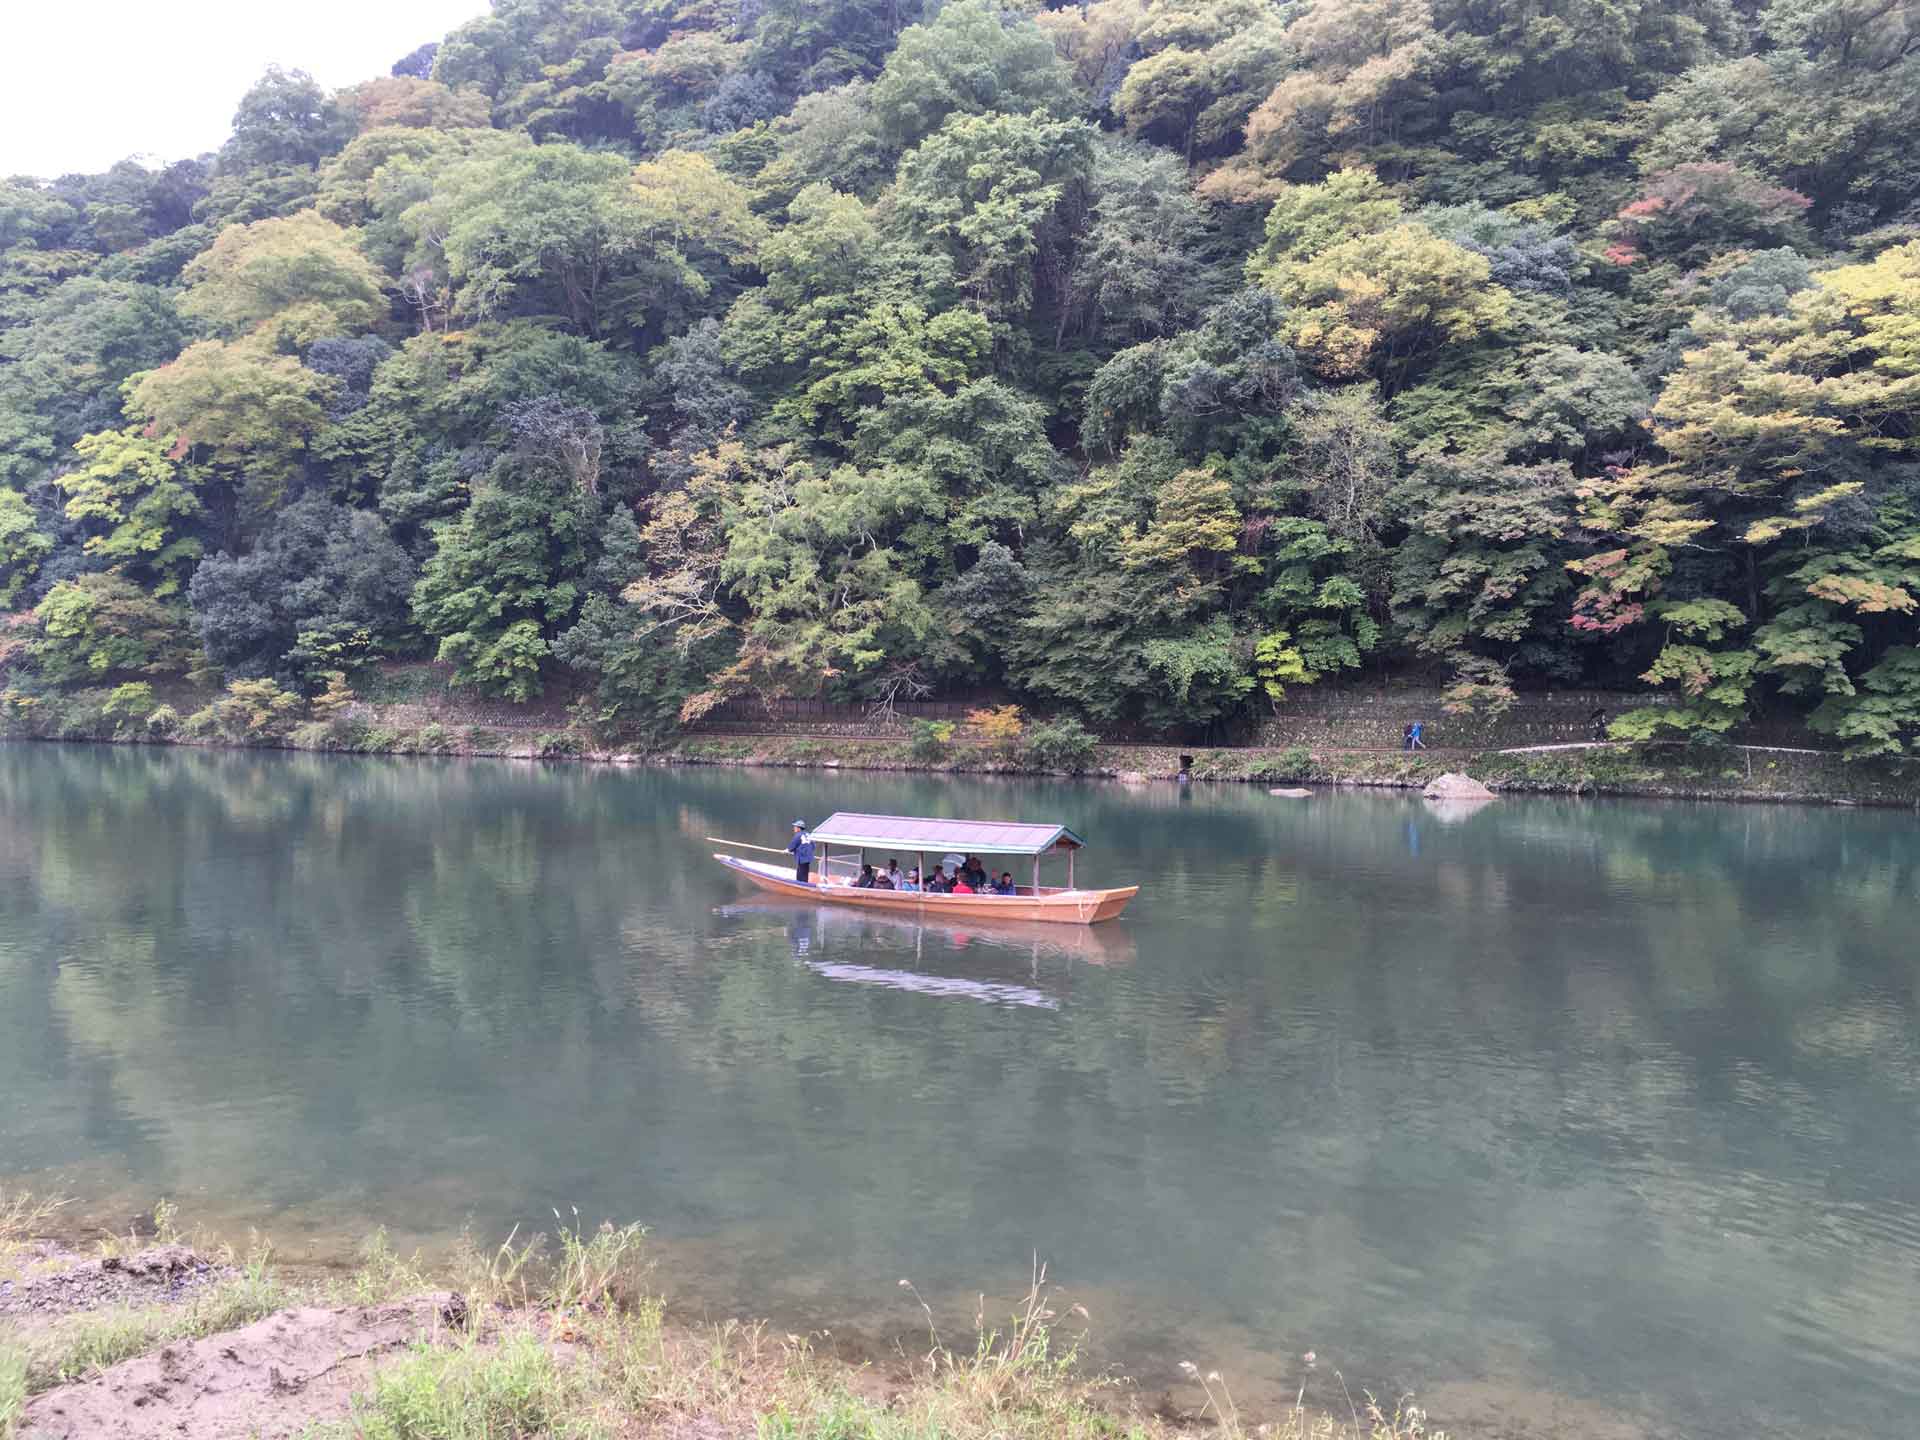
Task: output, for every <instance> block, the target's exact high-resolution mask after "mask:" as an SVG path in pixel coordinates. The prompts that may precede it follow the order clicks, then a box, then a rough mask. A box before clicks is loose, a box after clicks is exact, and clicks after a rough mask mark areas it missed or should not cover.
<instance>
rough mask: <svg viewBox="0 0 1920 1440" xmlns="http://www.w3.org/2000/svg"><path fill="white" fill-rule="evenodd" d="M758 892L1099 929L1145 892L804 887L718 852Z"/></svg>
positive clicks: (789, 876) (903, 911)
mask: <svg viewBox="0 0 1920 1440" xmlns="http://www.w3.org/2000/svg"><path fill="white" fill-rule="evenodd" d="M713 858H714V859H716V860H718V861H719V862H720V863H721V864H722V865H724V866H726V867H727V868H728V869H729V870H731V871H733V872H734V873H735V874H737V875H739V876H740V877H741V878H742V879H744V880H746V881H747V883H748V884H750V885H753V886H754V887H755V888H757V889H760V890H765V891H767V892H769V893H770V894H774V895H785V896H787V897H789V898H790V899H794V900H806V901H810V902H812V903H814V904H828V905H846V906H849V907H851V908H854V909H858V910H878V911H884V912H886V913H887V914H891V915H914V916H923V917H926V918H928V919H933V918H935V917H938V918H939V919H942V920H947V919H954V920H959V919H965V920H970V921H993V920H1024V921H1034V922H1038V923H1041V924H1050V925H1097V924H1099V923H1100V922H1101V921H1102V920H1111V919H1113V917H1114V916H1116V915H1118V914H1119V913H1120V912H1121V911H1122V910H1124V909H1126V908H1127V902H1128V901H1129V900H1131V899H1133V897H1134V896H1135V895H1138V894H1139V893H1140V887H1139V886H1138V885H1127V886H1124V887H1122V888H1120V889H1117V890H1045V891H1042V892H1041V893H1040V894H1038V895H1035V894H1033V893H1031V892H1028V893H1025V894H1020V895H929V894H926V893H925V892H924V891H919V890H906V891H902V890H859V889H855V888H854V887H853V886H851V885H848V884H846V883H845V882H843V881H833V882H831V883H829V882H827V881H824V880H822V881H816V882H814V883H812V884H808V885H802V884H801V883H800V882H799V881H798V880H795V879H794V878H793V872H792V871H791V870H789V869H786V868H784V867H781V866H774V865H765V864H762V863H761V862H760V861H758V860H742V859H740V858H738V857H737V856H733V855H721V854H718V853H716V854H715V855H714V857H713Z"/></svg>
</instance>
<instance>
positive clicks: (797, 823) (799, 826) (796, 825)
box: [793, 820, 807, 830]
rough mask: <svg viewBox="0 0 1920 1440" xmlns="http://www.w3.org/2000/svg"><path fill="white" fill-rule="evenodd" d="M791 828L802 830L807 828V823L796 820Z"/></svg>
mask: <svg viewBox="0 0 1920 1440" xmlns="http://www.w3.org/2000/svg"><path fill="white" fill-rule="evenodd" d="M793 828H794V829H796V830H804V829H806V828H807V822H806V821H804V820H796V821H794V822H793Z"/></svg>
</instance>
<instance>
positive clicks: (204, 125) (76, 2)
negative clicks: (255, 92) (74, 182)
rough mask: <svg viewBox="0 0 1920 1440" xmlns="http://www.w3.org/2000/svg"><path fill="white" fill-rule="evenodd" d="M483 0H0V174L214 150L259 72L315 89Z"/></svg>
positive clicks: (363, 72) (370, 71) (448, 25)
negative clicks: (288, 73) (279, 71)
mask: <svg viewBox="0 0 1920 1440" xmlns="http://www.w3.org/2000/svg"><path fill="white" fill-rule="evenodd" d="M486 9H487V5H486V0H299V3H295V0H0V176H6V175H39V176H43V177H51V176H54V175H59V174H64V173H66V172H68V171H75V170H78V171H97V170H104V169H106V168H107V166H109V165H111V164H113V163H114V161H116V160H122V159H125V158H126V157H127V156H128V155H140V156H143V157H152V158H155V159H159V160H162V161H168V160H178V159H181V158H183V157H185V156H189V155H198V154H200V153H201V152H202V151H205V150H213V149H216V148H218V146H219V145H220V143H221V142H222V141H224V140H225V139H226V138H227V130H228V125H229V123H230V122H231V121H232V119H233V111H234V106H235V105H237V104H238V103H239V100H240V97H241V95H243V94H245V93H246V89H247V87H248V86H249V85H251V84H253V82H254V81H255V80H257V79H259V78H260V72H261V71H263V70H265V69H266V68H267V66H268V65H269V64H279V65H281V66H283V67H285V68H286V69H289V70H295V69H298V70H306V71H308V72H309V73H311V74H312V75H313V77H314V78H315V79H316V80H318V81H319V82H320V83H321V84H322V85H325V86H326V87H327V88H328V89H330V90H332V89H338V88H339V87H340V86H342V85H352V84H354V83H356V82H358V81H361V80H366V79H370V78H371V77H373V76H375V75H384V74H386V73H387V71H388V70H389V69H390V68H391V67H392V65H393V62H394V61H396V60H398V59H399V58H400V57H401V56H402V55H405V54H406V53H407V52H408V51H410V50H412V49H413V48H414V47H415V46H416V45H420V44H422V43H424V42H425V41H428V40H438V39H440V38H441V37H442V36H444V35H445V34H446V33H447V31H449V30H451V29H452V28H453V27H454V26H456V25H458V24H460V23H461V22H462V21H465V20H470V19H472V18H473V17H474V16H475V15H479V14H483V13H485V11H486Z"/></svg>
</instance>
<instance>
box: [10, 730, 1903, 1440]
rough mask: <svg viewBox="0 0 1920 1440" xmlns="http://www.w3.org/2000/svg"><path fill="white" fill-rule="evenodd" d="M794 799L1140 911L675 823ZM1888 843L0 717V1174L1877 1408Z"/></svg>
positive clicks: (1885, 1256) (1837, 834)
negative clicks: (1021, 909)
mask: <svg viewBox="0 0 1920 1440" xmlns="http://www.w3.org/2000/svg"><path fill="white" fill-rule="evenodd" d="M843 808H844V809H863V810H879V811H889V812H894V813H900V812H905V813H924V814H939V813H946V814H955V815H978V816H985V817H998V818H1022V819H1040V818H1048V819H1051V818H1059V819H1062V820H1064V821H1066V822H1067V823H1069V824H1071V825H1073V826H1074V827H1075V828H1076V829H1078V830H1079V831H1081V832H1082V833H1083V834H1085V835H1087V836H1088V838H1089V839H1090V840H1091V842H1092V846H1093V848H1092V849H1091V850H1090V851H1089V852H1088V854H1087V856H1086V857H1085V863H1084V865H1083V866H1082V868H1081V871H1080V878H1081V879H1082V880H1083V881H1086V882H1088V883H1094V884H1099V883H1104V882H1109V881H1110V882H1115V883H1125V882H1131V881H1136V880H1137V881H1139V882H1140V883H1141V884H1142V885H1143V886H1144V889H1143V891H1142V894H1141V896H1140V899H1139V900H1138V901H1136V902H1135V904H1134V906H1133V908H1132V909H1131V910H1129V912H1128V913H1127V915H1126V916H1125V917H1124V918H1123V919H1121V920H1120V921H1117V922H1114V923H1113V924H1112V925H1109V926H1102V927H1099V928H1098V929H1097V930H1094V931H1091V932H1084V931H1077V930H1071V929H1063V930H1062V931H1060V932H1059V933H1052V932H1049V931H1046V930H1040V931H1033V930H1027V931H1022V932H1019V933H1017V934H1013V935H1001V934H996V933H992V932H990V931H986V930H981V929H978V928H967V929H942V928H934V927H927V928H920V927H916V926H912V925H905V924H900V923H896V922H891V921H887V920H880V919H865V918H861V917H859V916H857V915H852V914H848V913H844V912H839V911H832V910H824V909H814V908H795V907H791V906H786V905H781V904H778V903H773V902H770V901H767V900H765V899H764V898H761V899H758V900H756V898H755V897H753V896H752V895H750V894H748V893H746V892H744V891H743V889H742V887H741V886H740V884H739V882H738V881H737V880H736V879H735V878H734V877H733V876H731V875H728V874H726V873H725V872H723V871H721V869H720V868H719V867H718V866H716V865H714V864H713V863H712V862H711V860H709V859H708V858H707V856H708V854H709V852H710V851H711V849H712V847H711V846H708V845H705V844H703V843H702V842H701V840H700V837H702V836H705V835H723V836H729V837H734V838H738V839H742V840H751V841H757V842H760V843H773V844H779V843H781V841H782V839H783V837H784V834H785V831H786V828H787V824H788V822H789V821H790V820H791V819H792V818H793V817H794V816H795V815H805V816H807V817H809V818H811V819H819V818H821V817H822V816H823V815H824V814H825V813H826V812H828V811H830V810H834V809H843ZM903 858H904V857H903ZM1917 871H1920V837H1917V832H1916V825H1915V821H1914V818H1913V817H1912V815H1910V814H1907V813H1900V812H1879V811H1865V810H1820V809H1792V808H1774V807H1766V808H1762V807H1733V806H1718V807H1716V806H1709V805H1698V806H1695V805H1683V804H1630V803H1620V802H1591V801H1588V802H1580V801H1556V800H1525V799H1513V800H1505V801H1501V802H1498V803H1497V804H1494V805H1492V806H1489V807H1487V808H1485V809H1483V810H1480V811H1478V812H1476V813H1473V814H1471V815H1469V816H1466V817H1464V818H1458V819H1456V820H1454V821H1453V823H1449V822H1448V819H1447V818H1446V817H1443V816H1441V815H1439V814H1436V813H1435V812H1434V811H1433V810H1432V809H1430V808H1428V807H1426V806H1425V805H1424V804H1423V803H1422V802H1420V801H1419V800H1417V799H1414V798H1410V797H1404V796H1398V795H1394V796H1372V795H1319V796H1316V797H1315V798H1313V799H1311V800H1305V801H1297V800H1284V799H1275V798H1270V797H1268V796H1267V795H1265V794H1264V793H1262V792H1261V791H1259V790H1257V789H1253V788H1243V787H1224V786H1223V787H1195V788H1194V789H1193V790H1192V791H1191V792H1185V793H1183V792H1180V791H1177V790H1176V789H1175V788H1174V787H1172V786H1166V785H1161V786H1153V787H1147V788H1138V789H1127V788H1122V787H1119V786H1114V785H1091V784H1089V785H1066V784H1049V783H1038V782H1035V783H1024V782H1023V783H994V782H988V781H934V780H930V779H926V778H920V777H888V776H866V775H854V774H846V775H834V774H829V773H826V772H811V773H790V772H760V771H731V770H720V771H714V770H659V769H642V770H621V771H615V770H609V769H601V768H589V767H578V766H551V767H549V766H538V765H531V764H513V763H505V762H493V761H474V762H460V761H447V762H437V761H422V760H353V759H336V758H328V757H316V756H287V755H277V754H262V753H232V754H229V753H198V752H192V751H174V750H136V749H126V748H105V747H58V746H49V745H13V746H5V745H0V1183H6V1182H8V1181H15V1182H18V1181H22V1180H24V1181H27V1182H30V1183H31V1184H33V1185H35V1186H36V1187H41V1188H45V1187H59V1188H64V1189H66V1190H68V1191H71V1192H75V1193H80V1194H83V1195H86V1196H89V1197H94V1204H95V1207H96V1208H98V1209H101V1210H102V1211H103V1212H114V1211H115V1208H116V1207H119V1208H118V1212H117V1213H119V1214H120V1215H122V1216H124V1215H125V1214H128V1213H131V1211H132V1210H133V1209H135V1208H141V1207H144V1206H147V1205H150V1204H151V1202H152V1200H153V1198H155V1197H157V1196H159V1195H162V1194H165V1195H170V1196H172V1197H174V1198H175V1199H176V1200H177V1201H179V1202H180V1203H181V1205H182V1207H183V1209H184V1210H185V1211H186V1213H188V1214H189V1215H195V1216H206V1217H210V1218H213V1219H215V1220H217V1221H219V1222H221V1223H223V1224H229V1225H235V1226H238V1225H243V1224H248V1223H255V1224H259V1225H262V1226H263V1227H265V1228H267V1229H268V1230H269V1231H270V1232H271V1233H272V1234H273V1235H274V1237H275V1239H276V1240H277V1241H278V1242H279V1243H280V1244H281V1246H282V1248H283V1249H287V1250H291V1251H293V1252H295V1253H299V1252H301V1251H302V1250H303V1249H304V1250H313V1251H317V1252H322V1253H324V1252H328V1251H337V1250H338V1249H339V1248H340V1247H342V1246H343V1245H344V1244H345V1243H347V1241H346V1237H349V1236H352V1235H355V1234H358V1233H362V1232H364V1231H365V1230H367V1229H369V1228H371V1226H372V1225H374V1224H376V1223H384V1224H386V1225H388V1226H389V1227H390V1228H392V1229H393V1230H394V1231H395V1232H396V1234H398V1235H400V1236H402V1237H405V1238H406V1239H408V1240H409V1241H413V1242H418V1243H426V1244H437V1243H444V1242H446V1241H448V1240H449V1238H450V1237H451V1236H452V1235H454V1234H455V1233H456V1232H458V1231H459V1230H460V1229H461V1228H462V1227H463V1226H467V1225H471V1226H472V1228H473V1230H474V1232H475V1233H476V1234H478V1235H480V1236H482V1237H498V1236H500V1235H504V1234H505V1232H506V1231H507V1229H508V1228H509V1227H510V1226H512V1225H514V1224H515V1223H520V1224H522V1225H523V1226H526V1225H533V1226H539V1225H541V1224H543V1223H544V1224H545V1225H546V1227H547V1228H551V1226H552V1217H551V1214H550V1210H551V1209H552V1208H554V1207H558V1208H559V1209H560V1210H562V1211H563V1212H566V1211H568V1209H569V1207H575V1206H577V1207H578V1209H579V1211H580V1213H581V1215H582V1216H583V1217H584V1218H586V1219H588V1220H589V1221H592V1220H597V1219H599V1218H601V1217H603V1216H604V1217H611V1218H615V1219H621V1220H624V1219H641V1220H644V1221H646V1222H647V1223H648V1224H649V1225H650V1226H652V1227H653V1230H654V1234H655V1236H656V1239H657V1242H658V1244H659V1246H660V1250H661V1254H662V1258H663V1276H664V1278H665V1280H666V1281H667V1283H668V1285H669V1288H670V1289H671V1290H673V1291H674V1292H675V1293H676V1294H677V1295H678V1296H679V1297H680V1299H681V1303H682V1304H683V1306H690V1307H692V1308H696V1309H698V1308H708V1309H711V1310H712V1311H714V1312H716V1313H721V1312H724V1313H736V1312H748V1313H755V1314H765V1315H770V1316H772V1317H774V1318H775V1319H776V1321H778V1322H779V1323H781V1324H783V1325H785V1326H788V1327H794V1328H797V1327H800V1326H807V1325H813V1326H819V1325H828V1326H835V1327H836V1328H838V1329H839V1330H840V1331H841V1333H842V1335H843V1336H844V1334H845V1333H846V1332H848V1331H856V1332H859V1333H860V1334H862V1335H864V1336H867V1337H873V1338H884V1337H887V1336H891V1335H896V1334H907V1333H909V1332H911V1331H912V1330H913V1329H914V1327H915V1326H916V1324H917V1323H918V1322H919V1321H920V1320H921V1319H922V1318H923V1317H922V1316H921V1313H920V1311H919V1309H918V1307H917V1305H916V1304H915V1303H914V1302H913V1300H912V1297H911V1296H910V1295H908V1294H907V1293H906V1292H904V1291H902V1290H901V1289H900V1288H899V1285H898V1281H899V1280H900V1279H901V1278H902V1277H911V1278H912V1280H913V1281H914V1283H915V1285H916V1286H917V1287H918V1289H919V1291H920V1293H921V1294H923V1295H926V1296H927V1297H929V1299H931V1300H933V1301H934V1303H935V1308H936V1309H937V1310H939V1311H940V1312H941V1315H942V1318H943V1320H946V1319H948V1318H950V1317H958V1318H959V1320H960V1321H961V1322H962V1323H966V1322H967V1321H969V1320H970V1317H971V1314H972V1308H973V1295H974V1293H975V1291H976V1290H978V1289H981V1288H985V1289H987V1290H988V1292H989V1293H990V1294H1001V1295H1010V1294H1012V1293H1013V1292H1015V1291H1017V1290H1018V1289H1020V1288H1022V1286H1023V1283H1024V1280H1025V1276H1026V1271H1027V1267H1028V1265H1029V1263H1030V1257H1031V1256H1032V1255H1033V1254H1034V1253H1035V1252H1037V1253H1038V1254H1039V1255H1040V1257H1042V1258H1043V1259H1045V1260H1047V1261H1048V1262H1049V1264H1050V1266H1051V1273H1052V1276H1053V1277H1054V1279H1055V1280H1056V1281H1058V1282H1059V1284H1060V1285H1061V1287H1062V1289H1063V1291H1064V1298H1065V1300H1066V1301H1067V1302H1069V1303H1070V1302H1071V1301H1073V1300H1079V1301H1081V1302H1082V1303H1084V1304H1085V1305H1086V1306H1087V1307H1088V1309H1089V1310H1090V1311H1091V1312H1092V1321H1091V1324H1092V1336H1093V1339H1094V1342H1095V1350H1096V1354H1097V1356H1098V1357H1099V1358H1100V1359H1101V1360H1102V1361H1103V1362H1105V1363H1111V1364H1115V1365H1118V1366H1120V1367H1121V1368H1124V1369H1125V1371H1126V1372H1127V1373H1128V1374H1130V1375H1132V1376H1134V1377H1135V1378H1137V1379H1138V1380H1140V1382H1141V1383H1142V1384H1143V1385H1144V1386H1146V1387H1148V1390H1149V1392H1150V1393H1158V1391H1159V1390H1161V1389H1162V1388H1166V1387H1170V1386H1174V1387H1177V1384H1178V1382H1179V1378H1180V1377H1179V1374H1178V1371H1177V1369H1176V1365H1177V1362H1178V1361H1180V1360H1182V1359H1189V1358H1190V1359H1193V1360H1194V1361H1196V1362H1198V1363H1199V1364H1200V1365H1201V1366H1202V1367H1203V1368H1208V1367H1217V1368H1219V1369H1221V1370H1222V1371H1223V1372H1224V1373H1225V1374H1227V1376H1228V1378H1229V1380H1230V1381H1232V1382H1233V1384H1234V1387H1235V1392H1236V1394H1238V1395H1241V1396H1243V1397H1245V1396H1249V1395H1251V1396H1273V1395H1278V1394H1280V1393H1283V1392H1284V1393H1287V1394H1291V1393H1292V1390H1293V1388H1294V1387H1295V1386H1297V1385H1298V1384H1300V1383H1301V1382H1302V1381H1305V1382H1306V1383H1308V1384H1309V1386H1310V1390H1309V1393H1310V1394H1317V1395H1320V1396H1321V1397H1322V1398H1323V1399H1328V1398H1334V1397H1336V1396H1337V1395H1338V1384H1337V1382H1336V1381H1335V1380H1334V1379H1333V1378H1332V1372H1333V1371H1334V1370H1335V1369H1336V1368H1337V1369H1338V1370H1339V1371H1340V1372H1341V1373H1342V1374H1343V1375H1344V1376H1345V1378H1346V1380H1347V1381H1348V1382H1349V1383H1350V1384H1352V1385H1353V1386H1354V1387H1355V1388H1356V1389H1357V1388H1358V1386H1360V1385H1362V1384H1365V1385H1368V1386H1371V1387H1373V1388H1374V1389H1376V1390H1378V1391H1381V1392H1383V1393H1388V1394H1392V1393H1398V1392H1400V1391H1402V1390H1414V1391H1418V1392H1419V1393H1420V1394H1421V1396H1422V1398H1423V1399H1424V1400H1425V1401H1427V1403H1428V1404H1429V1405H1430V1407H1431V1408H1432V1409H1433V1411H1434V1412H1435V1418H1436V1420H1442V1421H1452V1422H1455V1423H1459V1424H1462V1425H1463V1426H1464V1427H1465V1428H1468V1429H1470V1430H1472V1431H1473V1432H1474V1433H1479V1434H1493V1433H1498V1434H1516V1435H1518V1434H1526V1435H1546V1434H1559V1433H1564V1434H1568V1435H1572V1434H1580V1435H1587V1436H1591V1435H1615V1434H1618V1435H1621V1436H1632V1435H1641V1434H1652V1435H1688V1436H1736V1435H1737V1436H1747V1435H1753V1434H1787V1433H1793V1434H1796V1435H1800V1434H1809V1435H1834V1436H1869V1435H1871V1436H1876V1437H1877V1436H1881V1435H1886V1434H1891V1433H1896V1432H1904V1429H1905V1428H1906V1427H1907V1426H1908V1425H1909V1424H1910V1422H1911V1421H1912V1419H1913V1418H1914V1416H1915V1415H1916V1414H1920V1015H1917V1011H1920V931H1917V927H1916V924H1915V921H1916V909H1915V895H1916V891H1915V885H1916V879H1920V875H1917V874H1916V872H1917ZM569 1219H571V1216H570V1215H569ZM1309 1350H1312V1351H1314V1352H1315V1353H1316V1355H1317V1357H1318V1360H1317V1365H1316V1367H1315V1368H1314V1369H1312V1370H1311V1371H1309V1370H1308V1368H1307V1366H1306V1364H1305V1362H1304V1361H1303V1360H1302V1358H1301V1357H1302V1355H1303V1354H1304V1352H1306V1351H1309Z"/></svg>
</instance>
